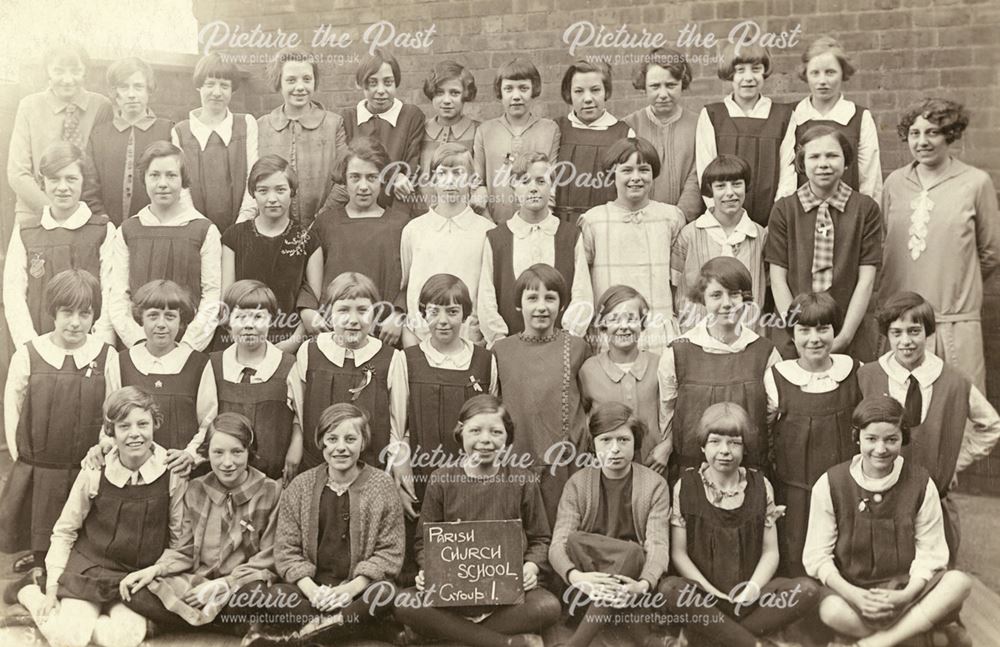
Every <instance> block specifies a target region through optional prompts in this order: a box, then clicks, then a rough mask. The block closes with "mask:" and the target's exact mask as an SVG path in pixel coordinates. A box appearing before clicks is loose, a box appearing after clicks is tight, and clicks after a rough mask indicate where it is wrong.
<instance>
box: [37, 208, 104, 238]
mask: <svg viewBox="0 0 1000 647" xmlns="http://www.w3.org/2000/svg"><path fill="white" fill-rule="evenodd" d="M92 215H93V213H92V212H91V211H90V207H88V206H87V203H86V202H81V203H80V204H79V205H77V207H76V211H74V212H73V213H72V214H70V217H69V218H67V219H66V220H63V221H62V222H59V221H57V220H56V219H55V218H53V217H52V207H49V206H48V205H46V206H44V207H42V217H41V219H40V220H39V221H38V224H39V225H41V226H42V229H45V230H46V231H52V230H53V229H69V230H70V231H75V230H77V229H79V228H80V227H83V226H84V225H85V224H87V222H89V221H90V216H92Z"/></svg>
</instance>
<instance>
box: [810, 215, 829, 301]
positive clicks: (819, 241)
mask: <svg viewBox="0 0 1000 647" xmlns="http://www.w3.org/2000/svg"><path fill="white" fill-rule="evenodd" d="M832 285H833V219H832V218H830V204H829V203H828V202H826V201H825V200H824V201H823V202H821V203H820V204H819V209H818V211H817V212H816V233H815V236H814V242H813V264H812V291H813V292H826V291H827V290H829V289H830V286H832Z"/></svg>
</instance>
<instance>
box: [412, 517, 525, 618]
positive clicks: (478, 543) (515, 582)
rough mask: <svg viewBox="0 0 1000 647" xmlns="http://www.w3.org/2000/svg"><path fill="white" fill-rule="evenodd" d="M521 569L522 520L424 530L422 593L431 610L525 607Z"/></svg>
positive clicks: (433, 526)
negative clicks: (473, 607) (484, 606)
mask: <svg viewBox="0 0 1000 647" xmlns="http://www.w3.org/2000/svg"><path fill="white" fill-rule="evenodd" d="M523 565H524V532H523V530H522V529H521V521H520V520H514V521H453V522H449V523H427V524H424V577H425V587H424V589H425V592H426V594H427V596H428V601H429V602H430V605H431V606H433V607H459V606H480V605H500V604H518V603H520V602H523V601H524V589H523V587H522V583H521V575H522V567H523Z"/></svg>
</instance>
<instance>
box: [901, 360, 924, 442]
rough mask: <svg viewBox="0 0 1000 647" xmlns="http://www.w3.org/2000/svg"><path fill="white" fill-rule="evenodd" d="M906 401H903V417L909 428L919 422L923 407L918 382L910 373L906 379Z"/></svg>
mask: <svg viewBox="0 0 1000 647" xmlns="http://www.w3.org/2000/svg"><path fill="white" fill-rule="evenodd" d="M907 381H908V382H909V384H908V385H907V387H906V402H904V403H903V418H904V420H906V424H907V426H909V427H910V428H911V429H912V428H913V427H916V426H917V425H919V424H920V414H921V413H922V411H923V408H924V396H923V395H922V394H921V393H920V382H918V381H917V378H915V377H914V376H913V374H912V373H910V377H909V378H908V379H907Z"/></svg>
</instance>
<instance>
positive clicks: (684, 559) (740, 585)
mask: <svg viewBox="0 0 1000 647" xmlns="http://www.w3.org/2000/svg"><path fill="white" fill-rule="evenodd" d="M752 427H753V423H752V421H751V420H750V417H749V416H748V415H747V412H746V410H745V409H743V407H741V406H739V405H738V404H736V403H733V402H717V403H716V404H713V405H712V406H710V407H709V408H707V409H705V413H704V415H702V416H701V419H700V420H699V421H698V424H697V431H696V434H695V435H696V437H697V439H698V444H699V445H700V447H701V452H702V455H703V457H704V460H703V462H702V464H701V467H697V468H696V467H688V468H686V469H685V470H684V471H683V472H682V473H681V476H680V479H679V480H678V481H677V483H675V484H674V505H673V508H672V509H671V513H670V560H671V563H672V564H673V566H674V568H675V569H676V571H677V573H678V574H679V576H670V577H667V578H666V579H665V580H663V582H661V583H660V587H659V591H660V593H661V594H662V595H663V596H664V597H665V598H666V600H665V603H666V607H667V609H668V611H669V612H670V613H679V614H684V615H687V616H688V617H692V616H693V617H694V618H696V620H694V621H691V622H688V623H687V624H686V625H685V626H684V633H685V635H686V636H687V639H688V644H689V645H692V646H697V647H715V646H716V645H726V646H727V647H729V646H730V645H731V646H732V647H774V646H778V645H784V644H786V643H782V642H779V641H778V640H775V639H773V638H768V637H766V636H768V635H769V634H772V633H774V632H776V631H778V630H780V629H782V628H784V627H785V626H787V625H790V624H791V623H793V622H794V621H796V620H797V619H798V618H800V617H802V616H803V615H805V614H806V613H808V612H809V611H810V610H812V609H813V608H814V607H815V605H816V604H817V603H818V602H819V586H817V585H816V583H815V582H813V581H812V580H811V579H809V578H808V577H797V578H794V579H788V578H783V577H774V574H775V571H777V568H778V552H779V551H778V531H777V529H776V528H775V520H776V519H777V518H778V517H780V516H781V515H782V514H783V513H784V508H783V506H776V505H775V503H774V490H773V489H772V488H771V483H770V481H768V479H767V478H766V477H765V476H764V475H763V474H761V473H760V472H759V471H757V470H755V469H753V468H747V467H744V466H743V456H744V447H745V441H746V439H747V437H748V436H749V434H750V433H752V431H751V430H752Z"/></svg>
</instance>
